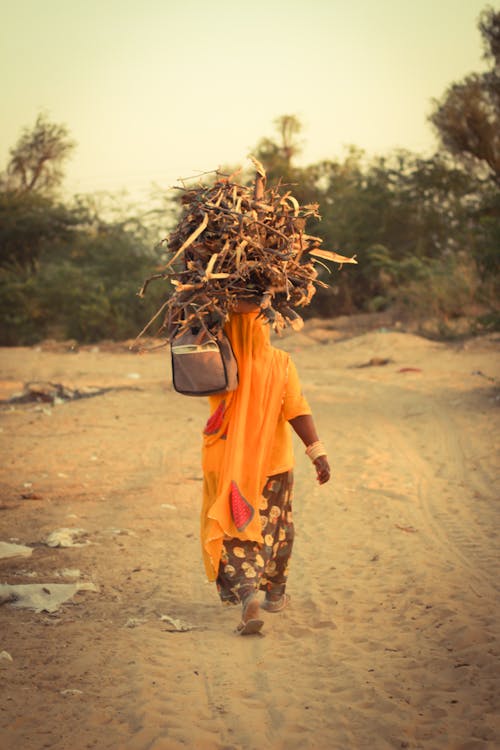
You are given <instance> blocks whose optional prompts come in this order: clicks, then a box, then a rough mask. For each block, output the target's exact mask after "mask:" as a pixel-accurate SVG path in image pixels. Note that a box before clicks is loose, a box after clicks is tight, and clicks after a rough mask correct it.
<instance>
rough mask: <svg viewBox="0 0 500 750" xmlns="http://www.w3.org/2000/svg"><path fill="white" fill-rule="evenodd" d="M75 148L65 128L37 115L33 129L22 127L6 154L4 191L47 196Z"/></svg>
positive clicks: (3, 179)
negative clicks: (44, 194)
mask: <svg viewBox="0 0 500 750" xmlns="http://www.w3.org/2000/svg"><path fill="white" fill-rule="evenodd" d="M74 147H75V143H74V141H73V140H71V138H70V136H69V132H68V129H67V128H66V126H65V125H60V124H57V123H54V122H50V120H49V119H48V117H47V115H46V114H39V115H38V117H37V119H36V122H35V125H34V126H33V128H31V129H30V128H25V130H24V131H23V133H22V134H21V136H20V138H19V140H18V141H17V143H16V145H15V146H13V147H12V148H11V150H10V152H9V161H8V164H7V170H6V174H5V175H3V177H2V182H3V185H4V189H6V190H11V191H14V192H16V193H30V192H43V193H47V192H50V191H53V190H54V189H55V188H57V187H59V186H60V184H61V181H62V178H63V176H64V171H63V164H64V162H65V161H66V159H67V158H68V157H69V155H70V154H71V152H72V151H73V149H74Z"/></svg>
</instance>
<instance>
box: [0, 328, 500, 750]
mask: <svg viewBox="0 0 500 750" xmlns="http://www.w3.org/2000/svg"><path fill="white" fill-rule="evenodd" d="M309 333H311V331H308V330H307V329H306V334H307V335H306V334H300V335H298V336H296V337H294V338H292V337H291V338H287V339H285V340H284V341H283V342H282V345H283V346H284V347H285V348H287V347H288V348H289V349H290V350H291V351H292V353H293V356H294V360H295V362H296V364H297V367H298V369H299V372H300V374H301V378H302V382H303V386H304V390H305V391H306V393H307V395H308V397H309V400H310V402H311V405H312V407H313V410H314V412H315V417H316V421H317V423H318V425H319V428H320V434H321V436H322V439H323V441H324V442H325V443H326V444H327V446H328V448H329V452H330V456H331V458H332V462H333V464H334V468H335V477H334V480H333V482H332V483H331V484H330V485H327V486H325V487H322V488H320V487H317V486H315V484H314V481H313V474H312V471H311V467H310V465H308V462H307V460H306V458H305V456H304V455H303V451H302V449H301V448H300V446H298V445H296V448H297V450H296V456H297V466H296V491H295V496H296V497H295V521H296V528H297V541H296V546H295V549H294V556H293V565H292V571H291V577H290V586H289V589H290V594H291V596H292V602H291V605H290V607H289V609H287V610H285V611H284V612H283V613H281V614H278V615H266V622H265V637H262V638H259V637H256V638H246V639H245V638H241V637H238V636H236V635H234V632H233V629H234V626H235V625H236V623H237V620H238V612H237V611H236V610H235V609H233V608H223V607H222V606H221V605H220V604H219V602H218V599H217V597H216V594H215V591H214V588H213V586H211V585H209V584H207V583H206V582H205V580H204V575H203V568H202V564H201V559H200V553H199V541H198V509H199V503H200V494H201V473H200V467H199V433H200V429H201V427H202V425H203V424H204V420H205V417H206V406H205V404H204V402H203V400H197V399H186V398H183V397H180V396H177V395H175V394H174V393H172V391H171V389H170V387H169V386H168V367H167V365H166V360H167V355H166V353H165V352H160V353H157V354H151V355H148V356H146V357H137V356H134V355H131V354H127V353H122V352H117V351H109V352H107V351H102V350H95V351H91V350H89V351H80V352H78V353H61V352H57V351H56V352H44V351H37V350H36V349H10V350H5V349H4V350H2V352H1V357H2V377H3V383H2V390H1V393H2V394H3V395H4V397H5V396H6V395H9V394H12V393H13V392H14V391H15V390H18V389H19V388H20V386H21V384H22V383H23V382H26V381H29V380H52V381H56V382H63V383H64V384H65V385H68V386H73V387H75V386H79V387H82V386H85V385H99V386H128V387H129V389H128V390H117V391H109V392H108V393H106V394H104V395H102V396H99V397H96V398H90V399H82V400H80V401H72V402H68V403H64V404H59V405H57V406H50V405H38V406H35V405H32V404H31V405H22V406H17V407H16V408H15V409H9V408H4V409H3V411H2V412H1V414H0V418H1V430H2V431H1V434H0V437H1V440H2V456H3V461H2V468H1V473H0V482H1V492H0V541H4V542H8V541H11V540H17V541H18V542H19V543H21V544H24V545H28V546H30V547H32V548H33V552H32V555H31V557H22V558H21V557H15V558H14V557H13V558H10V559H3V560H0V583H4V584H5V583H9V584H16V585H17V584H27V583H38V582H40V583H44V585H45V586H46V587H48V588H49V590H50V585H51V584H52V585H54V584H56V583H61V582H64V581H69V580H75V578H78V579H79V580H80V581H86V582H92V583H94V584H95V585H96V587H97V589H98V591H95V592H92V591H85V590H84V591H80V592H79V593H76V594H75V595H74V597H73V599H72V600H70V601H68V602H67V603H65V604H64V605H62V607H61V608H60V609H59V610H58V611H56V612H54V613H51V614H50V613H47V612H39V613H36V612H33V611H31V610H29V609H20V608H15V607H14V606H12V604H4V605H3V606H2V607H0V633H1V635H0V651H3V650H5V651H6V652H8V654H10V656H11V658H12V661H11V660H10V659H8V658H7V657H4V658H0V669H1V674H2V678H3V679H2V681H1V693H2V695H1V698H0V725H1V727H2V748H3V747H5V748H6V750H14V749H16V750H17V749H18V748H22V750H38V749H39V748H49V747H50V748H53V749H54V750H69V749H70V748H71V750H80V748H81V749H83V748H98V749H99V750H106V749H108V748H109V749H113V750H115V749H121V748H123V750H146V749H147V750H178V749H181V748H184V749H185V748H196V750H198V749H200V750H257V748H262V747H268V748H271V750H285V748H286V750H298V749H299V748H300V749H301V750H302V749H303V748H312V749H313V750H324V748H329V749H330V748H331V749H332V750H346V749H351V748H352V750H358V749H361V750H364V749H365V748H366V750H379V749H380V750H385V749H386V748H387V749H389V748H391V749H392V748H415V749H417V748H425V750H427V749H428V748H429V749H430V748H432V749H434V748H435V749H436V750H443V749H447V748H449V750H493V748H495V747H497V746H498V744H499V743H500V732H499V727H498V718H497V717H498V695H499V694H500V691H499V685H498V675H499V662H498V619H499V611H498V581H499V565H498V554H497V552H498V504H497V503H496V502H495V501H496V499H497V498H496V492H495V481H496V479H497V474H498V449H497V448H498V439H497V435H498V406H499V404H500V399H499V392H498V387H497V384H498V380H496V381H495V380H494V379H495V378H497V379H498V377H499V374H500V373H499V367H498V363H499V358H498V353H497V350H496V349H495V342H494V341H493V340H492V338H491V337H490V338H484V339H482V340H476V341H471V342H469V343H468V344H467V345H465V346H462V347H458V346H454V347H451V346H447V345H444V344H437V343H433V342H429V341H426V340H424V339H420V338H417V337H414V336H411V335H409V334H399V333H383V332H375V333H368V334H365V335H362V336H358V337H356V338H353V339H349V340H346V341H341V342H339V343H335V344H333V343H326V344H318V343H315V341H314V340H313V337H312V336H311V335H309ZM315 333H316V340H318V338H321V335H320V334H318V331H317V330H316V329H315ZM323 338H324V339H325V338H328V337H327V336H324V337H323ZM374 358H378V360H380V359H389V360H391V361H390V362H388V363H387V364H386V365H384V366H366V367H360V365H366V364H367V363H368V362H369V361H370V360H373V359H374ZM408 368H411V369H408ZM402 369H404V370H405V371H403V372H401V370H402ZM478 373H480V374H478ZM497 486H498V484H497ZM23 495H24V497H23ZM64 527H72V528H80V529H84V530H85V532H86V534H85V537H84V540H86V541H88V542H90V543H89V544H85V546H81V547H70V548H50V547H48V546H46V545H44V544H42V542H43V540H44V539H46V537H47V535H48V534H49V533H50V532H52V531H54V530H55V529H58V528H64ZM75 570H76V571H78V572H77V573H75ZM68 571H69V572H68ZM71 571H73V573H71ZM71 576H73V577H71ZM162 616H164V619H161V618H162ZM165 616H168V617H170V618H173V619H174V621H181V622H177V625H184V626H185V627H187V628H189V629H188V630H186V631H182V632H172V627H174V626H173V625H172V622H171V621H170V620H168V619H165Z"/></svg>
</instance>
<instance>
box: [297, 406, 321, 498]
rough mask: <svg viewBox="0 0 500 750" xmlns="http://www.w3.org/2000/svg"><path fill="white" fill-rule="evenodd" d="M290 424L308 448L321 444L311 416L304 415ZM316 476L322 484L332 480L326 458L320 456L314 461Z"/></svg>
mask: <svg viewBox="0 0 500 750" xmlns="http://www.w3.org/2000/svg"><path fill="white" fill-rule="evenodd" d="M290 424H291V425H292V427H293V429H294V430H295V432H296V433H297V435H298V436H299V438H300V439H301V440H302V442H303V443H304V445H305V446H306V448H307V447H308V446H310V445H312V444H313V443H317V442H319V437H318V433H317V431H316V426H315V424H314V420H313V418H312V416H311V415H310V414H302V415H301V416H300V417H294V419H290ZM313 463H314V466H315V467H316V475H317V478H318V482H319V483H320V484H325V482H328V480H329V479H330V465H329V463H328V459H327V457H326V456H318V457H317V458H316V459H315V460H314V461H313Z"/></svg>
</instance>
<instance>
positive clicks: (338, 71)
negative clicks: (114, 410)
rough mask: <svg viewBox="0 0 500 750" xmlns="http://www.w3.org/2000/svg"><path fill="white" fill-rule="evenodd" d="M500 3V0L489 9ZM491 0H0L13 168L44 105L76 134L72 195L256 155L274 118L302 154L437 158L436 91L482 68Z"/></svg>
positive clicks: (133, 185)
mask: <svg viewBox="0 0 500 750" xmlns="http://www.w3.org/2000/svg"><path fill="white" fill-rule="evenodd" d="M489 4H490V5H491V4H492V5H493V7H497V3H496V2H493V3H489ZM487 5H488V2H487V0H484V1H483V0H253V2H251V1H250V0H244V2H243V1H240V0H16V2H13V1H12V0H0V9H1V16H0V18H1V23H0V75H1V82H2V84H1V108H2V120H1V123H2V127H1V132H0V168H2V169H3V168H4V167H5V164H6V160H7V156H8V150H9V148H10V147H11V146H12V145H13V144H14V143H15V142H16V140H17V139H18V137H19V135H20V133H21V130H22V128H23V127H25V126H31V125H33V124H34V122H35V119H36V116H37V114H38V113H39V112H40V111H42V110H43V111H46V112H47V113H48V115H49V117H50V118H51V119H52V120H53V121H55V122H58V123H65V124H66V125H67V126H68V128H69V130H70V132H71V134H72V136H73V138H74V139H75V140H76V141H77V144H78V145H77V149H76V150H75V152H74V154H73V156H72V158H71V161H70V162H69V163H68V165H67V169H66V174H67V178H66V182H65V186H66V189H67V190H68V191H69V192H71V193H75V192H91V191H94V190H113V191H114V190H120V189H126V190H128V191H129V192H130V194H131V195H133V196H141V195H143V196H144V197H145V196H146V194H147V193H148V191H149V190H150V187H151V184H152V183H153V182H156V183H158V184H159V185H161V186H162V187H168V186H170V185H172V184H174V183H175V182H176V180H177V179H178V178H180V177H188V176H190V175H192V174H195V173H197V172H202V171H206V170H211V169H215V168H217V167H218V166H220V165H223V164H236V165H239V164H245V163H246V156H247V154H248V153H249V151H251V150H252V148H253V147H254V146H255V144H256V143H257V141H258V140H259V139H260V138H261V137H263V136H272V135H273V133H274V131H273V120H274V119H275V118H276V117H279V116H280V115H282V114H295V115H297V116H298V117H299V118H300V120H301V121H302V122H303V125H304V132H303V139H304V141H305V147H304V152H303V155H302V157H301V160H300V162H301V163H303V164H308V163H312V162H315V161H317V160H320V159H330V158H331V159H334V158H338V157H341V156H342V154H343V148H344V147H345V146H346V145H348V144H355V145H356V146H358V147H360V148H362V149H364V150H366V151H367V152H368V154H369V155H371V154H382V153H387V152H388V151H390V150H392V149H393V148H407V149H410V150H412V151H418V152H420V153H430V152H432V150H433V149H434V147H435V145H436V142H435V138H434V135H433V133H432V129H431V127H430V125H429V124H428V122H427V119H426V118H427V115H428V114H429V112H430V110H431V108H432V105H431V100H432V98H433V97H440V96H441V95H442V94H443V93H444V91H445V89H446V87H447V86H448V85H449V84H450V83H452V82H454V81H457V80H460V79H461V78H463V77H464V76H465V75H467V74H468V73H470V72H474V71H479V70H482V69H484V67H485V63H484V61H483V60H482V46H481V38H480V34H479V31H478V29H477V19H478V16H479V13H480V12H481V10H482V9H483V8H485V7H486V6H487Z"/></svg>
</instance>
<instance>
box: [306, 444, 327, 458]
mask: <svg viewBox="0 0 500 750" xmlns="http://www.w3.org/2000/svg"><path fill="white" fill-rule="evenodd" d="M306 455H307V456H309V458H310V459H311V461H312V462H313V463H314V461H316V459H317V458H319V457H320V456H326V455H327V454H326V450H325V446H324V445H323V443H322V442H320V441H319V440H317V441H316V442H315V443H311V445H308V446H307V448H306Z"/></svg>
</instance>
